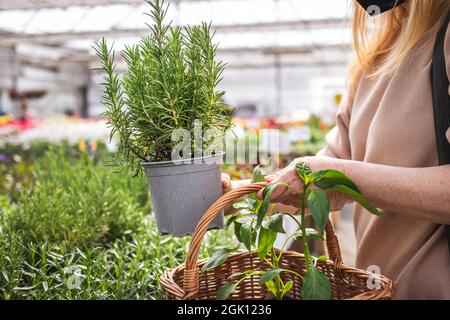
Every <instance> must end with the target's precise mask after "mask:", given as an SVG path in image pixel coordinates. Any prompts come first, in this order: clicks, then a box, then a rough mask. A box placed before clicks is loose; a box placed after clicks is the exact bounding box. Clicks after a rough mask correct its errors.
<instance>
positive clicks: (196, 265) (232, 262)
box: [160, 183, 393, 300]
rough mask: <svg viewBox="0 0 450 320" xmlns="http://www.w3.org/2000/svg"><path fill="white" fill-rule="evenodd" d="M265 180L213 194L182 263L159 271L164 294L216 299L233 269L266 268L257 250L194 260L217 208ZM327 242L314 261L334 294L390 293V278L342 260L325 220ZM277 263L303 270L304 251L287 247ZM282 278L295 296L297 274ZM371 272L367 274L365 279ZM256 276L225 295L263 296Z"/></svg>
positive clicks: (376, 296) (372, 296)
mask: <svg viewBox="0 0 450 320" xmlns="http://www.w3.org/2000/svg"><path fill="white" fill-rule="evenodd" d="M265 186H266V183H253V184H249V185H246V186H244V187H240V188H237V189H235V190H233V191H230V192H228V193H227V194H225V195H224V196H222V197H221V198H220V199H219V200H217V201H216V202H215V203H214V204H213V205H212V206H211V207H210V208H209V209H208V211H207V212H206V213H205V215H204V216H203V217H202V219H201V220H200V222H199V223H198V225H197V228H196V229H195V231H194V234H193V236H192V241H191V244H190V247H189V251H188V254H187V257H186V263H185V265H181V266H178V267H176V268H175V269H171V270H167V271H165V272H164V274H163V275H162V277H161V279H160V282H161V285H162V287H163V288H164V292H165V298H166V299H170V300H189V299H199V300H213V299H216V296H217V290H218V289H219V288H220V287H221V286H222V285H223V284H225V283H227V282H228V277H229V276H230V275H232V274H233V273H235V272H242V271H245V270H249V269H267V268H268V266H267V265H266V264H265V263H262V262H260V260H259V258H258V256H257V253H255V252H253V253H248V252H245V253H236V254H234V255H232V256H230V257H229V258H228V259H227V261H226V262H225V263H224V264H222V265H220V266H218V267H216V268H214V269H212V270H209V271H204V272H202V271H200V270H201V267H202V265H203V264H204V263H205V261H198V254H199V250H200V245H201V242H202V239H203V237H204V235H205V233H206V231H207V229H208V225H209V224H210V222H211V221H212V220H213V219H214V217H215V216H216V215H217V214H219V213H220V211H221V209H222V208H224V207H226V206H228V205H230V204H232V203H233V202H234V201H235V200H236V199H239V198H241V197H242V196H245V195H247V194H249V193H254V192H257V191H259V190H260V189H261V188H263V187H265ZM325 232H326V243H327V248H328V255H329V258H330V260H328V261H327V262H318V264H317V267H318V268H319V269H320V270H321V271H322V272H325V273H326V274H327V276H328V278H329V279H330V281H331V287H332V298H333V299H338V300H341V299H355V300H386V299H391V298H392V296H393V283H392V281H391V280H389V279H387V278H386V277H384V276H381V275H376V274H373V273H370V272H368V271H364V270H359V269H356V268H352V267H348V266H345V265H343V264H342V258H341V252H340V248H339V243H338V240H337V237H336V234H335V232H334V229H333V226H332V224H331V223H330V222H328V225H327V227H326V230H325ZM280 268H285V269H291V270H296V271H297V272H299V273H301V274H304V272H305V258H304V256H303V254H300V253H297V252H292V251H286V252H284V253H283V258H282V259H281V261H280ZM282 277H284V279H283V280H284V281H286V280H293V282H294V285H293V288H292V291H291V292H290V295H291V296H292V297H293V298H295V299H300V296H301V295H300V293H301V287H302V280H301V279H299V278H298V277H295V276H292V274H290V273H283V274H282ZM369 278H370V280H369ZM368 280H369V281H370V282H372V281H373V280H378V281H377V282H378V284H379V286H377V287H378V289H368V285H367V284H368ZM258 281H259V279H258V277H250V278H248V279H247V280H245V281H243V282H241V283H240V285H239V286H238V287H237V289H236V290H235V292H234V293H232V294H231V296H230V297H229V299H233V300H258V299H265V297H267V290H266V288H265V287H261V286H260V285H259V284H258Z"/></svg>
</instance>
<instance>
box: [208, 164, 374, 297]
mask: <svg viewBox="0 0 450 320" xmlns="http://www.w3.org/2000/svg"><path fill="white" fill-rule="evenodd" d="M296 172H297V174H298V176H299V178H300V179H301V181H302V182H303V193H302V194H301V196H300V197H299V207H300V222H299V221H298V220H297V219H296V218H295V217H294V216H292V215H290V214H288V213H282V212H275V213H272V212H271V211H272V210H271V205H270V196H271V193H272V191H273V190H274V189H275V188H276V187H277V186H279V184H270V185H268V186H267V187H265V188H264V190H263V200H258V199H256V198H255V196H254V195H250V196H248V197H247V198H246V199H244V200H242V201H240V202H238V203H235V205H234V207H235V208H237V209H239V211H238V212H236V213H235V214H234V215H233V216H231V217H230V218H229V220H228V222H227V225H234V232H235V235H236V238H237V239H238V241H239V242H241V243H242V244H243V245H244V246H245V247H246V248H247V250H249V251H250V252H252V251H256V252H257V255H258V257H259V259H260V261H261V263H262V264H263V265H265V266H267V267H266V268H261V269H247V270H240V271H239V272H237V273H234V274H232V275H231V276H230V277H229V278H228V279H229V282H228V283H226V284H224V285H222V286H221V287H220V288H219V290H218V291H217V299H220V300H223V299H226V298H227V297H228V296H229V295H230V294H232V293H233V292H234V291H235V290H236V288H237V287H238V285H239V284H240V283H241V282H243V281H246V280H248V279H249V278H252V277H258V278H259V285H260V286H262V287H266V288H267V290H268V292H270V293H271V297H269V298H272V299H278V300H282V299H292V296H290V295H289V292H290V291H291V289H292V288H293V284H294V282H293V281H292V280H289V281H283V276H282V275H283V274H284V273H285V274H291V275H293V276H294V277H298V278H299V279H300V281H301V283H302V286H301V298H302V299H304V300H328V299H331V297H332V292H331V283H330V279H329V278H328V276H327V275H326V274H325V273H324V272H322V271H321V270H320V269H319V268H318V267H317V264H319V263H321V262H325V261H326V260H327V258H326V257H324V256H321V257H318V258H315V257H313V256H312V255H311V250H310V248H309V245H308V242H309V240H312V239H319V240H324V230H325V227H326V225H327V223H328V215H329V200H328V196H327V193H326V192H327V191H338V192H342V193H345V194H346V195H348V196H350V197H351V198H353V199H354V200H355V201H356V202H358V203H359V204H361V205H362V206H363V207H364V208H366V209H367V210H368V211H370V212H371V213H373V214H376V215H380V214H381V212H380V211H379V210H378V209H377V208H375V207H374V206H373V205H371V204H370V203H369V202H368V201H367V200H366V199H365V198H364V197H363V196H362V195H361V193H360V192H359V190H358V188H357V186H356V185H355V184H354V183H353V182H352V181H351V180H350V179H349V178H348V177H346V176H345V175H344V174H343V173H341V172H339V171H336V170H331V169H329V170H321V171H316V172H311V170H310V168H309V167H308V165H307V164H305V163H303V162H299V163H297V165H296ZM252 180H253V181H254V182H259V181H263V180H264V178H263V176H262V174H261V171H260V170H259V168H257V169H256V170H255V172H254V174H253V179H252ZM285 187H287V188H289V187H290V186H289V185H285ZM307 209H309V212H310V213H311V215H312V217H313V220H314V224H315V227H316V228H315V229H313V228H307V227H306V225H305V215H306V212H307ZM269 213H272V214H269ZM283 216H287V217H289V218H292V219H293V220H294V221H295V223H296V224H298V226H299V229H298V231H296V232H295V233H293V234H292V235H291V236H290V237H288V238H287V239H286V240H285V242H284V244H283V246H282V248H281V249H280V250H277V249H275V248H274V242H275V239H276V238H277V235H278V234H279V233H285V231H284V229H283ZM292 238H294V239H295V240H300V241H302V243H303V249H304V261H305V263H304V268H301V267H300V266H298V268H297V269H286V268H282V267H280V265H281V262H282V260H283V254H284V253H285V252H284V251H283V249H284V247H285V245H286V243H287V242H288V241H289V240H290V239H292ZM233 251H235V249H221V250H219V251H217V252H216V253H214V254H213V255H212V256H211V258H210V259H209V260H208V261H207V262H206V263H205V264H204V265H203V266H202V271H207V270H211V269H214V268H216V267H218V266H220V265H221V264H223V263H225V262H226V261H227V259H228V257H229V256H230V255H231V254H232V252H233Z"/></svg>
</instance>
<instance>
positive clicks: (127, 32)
mask: <svg viewBox="0 0 450 320" xmlns="http://www.w3.org/2000/svg"><path fill="white" fill-rule="evenodd" d="M345 26H346V25H345V23H344V21H343V20H342V19H320V20H298V21H276V22H261V23H249V24H234V25H213V28H214V30H215V31H216V32H218V33H231V32H247V31H265V30H270V31H277V30H295V29H318V28H325V27H326V28H342V27H345ZM148 32H149V30H148V28H141V29H134V28H133V29H120V28H118V29H112V30H101V31H100V30H93V31H79V32H77V31H68V32H54V33H41V34H31V33H30V34H26V33H10V32H8V33H6V35H2V33H0V44H2V45H14V44H16V43H20V42H31V43H49V44H51V43H56V44H57V43H63V42H66V41H69V40H74V39H98V38H101V37H106V38H120V37H128V36H132V37H135V36H142V35H146V34H148Z"/></svg>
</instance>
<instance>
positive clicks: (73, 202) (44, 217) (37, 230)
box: [13, 148, 148, 247]
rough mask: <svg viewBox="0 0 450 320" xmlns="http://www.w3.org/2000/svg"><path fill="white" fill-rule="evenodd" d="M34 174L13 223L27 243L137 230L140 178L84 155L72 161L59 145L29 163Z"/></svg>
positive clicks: (142, 204)
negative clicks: (32, 165) (37, 159)
mask: <svg viewBox="0 0 450 320" xmlns="http://www.w3.org/2000/svg"><path fill="white" fill-rule="evenodd" d="M34 176H35V177H34V180H35V183H34V185H33V186H32V188H30V189H25V190H24V191H23V192H22V194H21V197H20V199H19V202H20V205H19V206H18V208H17V213H16V214H15V215H14V221H13V223H15V224H17V226H20V228H21V229H22V230H23V233H24V236H25V237H26V238H27V240H29V241H33V242H36V241H39V240H45V241H49V242H52V243H56V244H61V243H63V244H64V245H67V246H68V247H74V246H78V245H80V244H85V243H99V242H101V241H105V240H108V239H115V238H118V237H120V236H122V235H123V233H124V232H128V230H135V229H137V227H138V226H139V223H140V220H139V215H140V212H139V211H140V210H146V209H147V203H148V196H147V192H146V191H145V190H146V182H145V180H144V178H143V177H141V179H137V180H129V179H124V175H123V174H122V175H120V174H114V173H113V172H111V170H110V169H109V168H107V167H104V166H101V165H96V164H94V163H93V161H92V159H91V158H90V157H89V155H87V154H81V157H80V158H79V159H77V160H73V159H71V158H68V157H66V156H65V151H64V148H60V149H58V150H54V149H52V150H50V151H49V152H48V154H47V156H45V157H44V158H42V159H40V160H39V161H37V162H36V163H35V171H34ZM130 191H131V192H130Z"/></svg>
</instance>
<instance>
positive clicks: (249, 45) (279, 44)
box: [0, 0, 349, 67]
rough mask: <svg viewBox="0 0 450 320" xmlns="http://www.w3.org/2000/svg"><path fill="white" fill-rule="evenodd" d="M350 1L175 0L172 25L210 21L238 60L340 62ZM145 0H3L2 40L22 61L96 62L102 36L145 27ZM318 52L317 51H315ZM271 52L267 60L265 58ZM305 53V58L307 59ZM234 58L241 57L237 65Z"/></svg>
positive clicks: (122, 38)
mask: <svg viewBox="0 0 450 320" xmlns="http://www.w3.org/2000/svg"><path fill="white" fill-rule="evenodd" d="M347 4H348V1H347V0H320V1H307V0H216V1H213V0H208V1H206V0H176V1H175V0H172V6H171V7H170V10H169V13H168V18H169V19H170V20H172V21H173V24H174V25H186V24H197V23H199V22H201V21H203V20H206V21H211V22H212V23H213V27H214V29H215V30H216V36H215V40H216V42H218V43H219V44H220V46H219V49H220V54H221V55H223V56H226V58H227V59H226V60H227V62H231V65H232V66H233V65H235V66H239V67H240V66H246V65H250V66H266V65H271V64H274V63H276V60H274V59H273V56H274V55H289V56H290V57H288V58H286V57H284V58H283V61H284V62H286V63H292V64H296V63H300V61H297V62H296V60H298V58H297V59H296V58H295V57H293V56H302V58H301V63H304V64H309V63H321V64H323V63H326V62H327V61H328V62H329V63H336V62H337V61H341V60H343V57H344V56H345V52H346V50H347V48H348V43H349V33H347V32H343V31H346V30H348V29H347V27H348V26H347V23H346V20H345V19H344V17H345V16H346V15H347V13H348V10H349V8H348V6H347ZM148 11H149V7H148V4H146V3H145V2H144V1H143V0H72V1H69V0H45V1H43V0H11V1H1V2H0V46H3V47H14V48H16V51H17V52H18V53H19V55H20V56H21V58H22V60H24V61H26V62H28V63H30V64H33V65H37V66H43V67H54V66H55V64H57V63H59V62H60V61H61V60H68V61H84V62H92V61H94V59H95V57H94V56H93V52H92V48H91V47H92V45H93V44H94V43H95V41H98V40H99V39H100V38H101V37H105V38H107V40H110V41H114V43H115V49H121V48H122V47H123V46H124V45H126V44H129V43H133V42H135V41H136V39H137V37H138V36H141V35H144V34H146V33H147V32H148V29H147V27H146V22H148V19H149V18H148V17H147V16H146V15H144V14H143V13H144V12H148ZM318 52H319V53H318ZM267 55H270V56H272V57H270V58H267V57H265V56H267ZM306 56H307V58H305V57H306ZM233 60H236V61H237V63H236V64H233Z"/></svg>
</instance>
